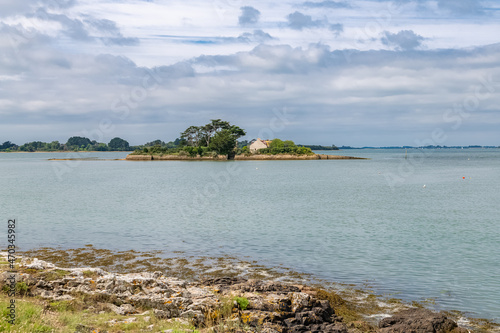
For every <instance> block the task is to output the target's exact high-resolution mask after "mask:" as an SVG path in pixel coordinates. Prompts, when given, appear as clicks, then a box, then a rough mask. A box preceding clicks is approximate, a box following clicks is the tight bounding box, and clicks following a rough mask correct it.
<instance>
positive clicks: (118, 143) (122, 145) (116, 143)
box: [108, 137, 130, 150]
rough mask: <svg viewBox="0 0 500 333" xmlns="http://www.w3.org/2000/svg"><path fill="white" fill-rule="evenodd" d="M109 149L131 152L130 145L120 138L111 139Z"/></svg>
mask: <svg viewBox="0 0 500 333" xmlns="http://www.w3.org/2000/svg"><path fill="white" fill-rule="evenodd" d="M108 147H109V148H111V149H113V150H130V145H129V143H128V142H127V141H126V140H123V139H121V138H118V137H116V138H113V139H111V141H109V143H108Z"/></svg>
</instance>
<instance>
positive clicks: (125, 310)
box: [106, 303, 137, 316]
mask: <svg viewBox="0 0 500 333" xmlns="http://www.w3.org/2000/svg"><path fill="white" fill-rule="evenodd" d="M106 306H107V307H108V308H109V309H110V310H111V311H113V312H114V313H116V314H118V315H122V316H124V315H128V314H135V313H137V310H136V309H135V308H134V307H133V306H132V305H130V304H122V305H120V306H116V305H114V304H111V303H107V304H106Z"/></svg>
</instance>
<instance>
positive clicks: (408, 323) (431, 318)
mask: <svg viewBox="0 0 500 333" xmlns="http://www.w3.org/2000/svg"><path fill="white" fill-rule="evenodd" d="M457 328H458V326H457V323H455V322H454V321H453V320H451V319H449V318H447V317H446V316H445V315H444V314H441V313H435V312H432V311H430V310H427V309H409V310H404V311H401V312H399V313H397V314H395V315H394V316H392V317H389V318H385V319H382V320H381V321H380V323H379V330H378V331H377V332H379V333H409V332H412V333H450V332H453V333H455V332H457V331H456V330H455V329H457ZM457 333H458V332H457Z"/></svg>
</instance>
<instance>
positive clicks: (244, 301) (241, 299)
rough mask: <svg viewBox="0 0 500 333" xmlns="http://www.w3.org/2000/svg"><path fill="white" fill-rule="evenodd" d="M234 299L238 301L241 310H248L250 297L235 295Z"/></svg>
mask: <svg viewBox="0 0 500 333" xmlns="http://www.w3.org/2000/svg"><path fill="white" fill-rule="evenodd" d="M234 300H235V301H236V303H238V307H239V308H240V309H241V310H246V309H247V307H248V304H249V303H250V302H248V299H247V298H246V297H235V299H234Z"/></svg>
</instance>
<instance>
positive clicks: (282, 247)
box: [0, 149, 500, 321]
mask: <svg viewBox="0 0 500 333" xmlns="http://www.w3.org/2000/svg"><path fill="white" fill-rule="evenodd" d="M332 154H343V155H351V156H360V157H369V158H371V159H370V160H345V161H344V160H340V161H336V160H321V161H233V162H208V161H204V162H182V161H168V162H162V161H159V162H130V161H92V160H89V161H48V160H47V159H48V158H53V157H55V158H64V157H67V155H68V154H61V153H31V154H30V153H25V154H0V175H1V176H0V185H1V188H2V192H1V193H0V197H1V199H0V202H1V208H2V218H3V219H4V220H7V219H8V218H12V217H14V218H16V219H17V223H18V229H17V232H18V242H17V245H18V246H20V247H21V248H22V249H31V248H36V247H39V246H51V247H57V246H60V247H62V248H75V247H80V246H83V245H85V244H93V245H94V246H95V247H102V248H109V249H117V250H127V249H136V250H163V251H165V252H166V253H167V254H168V253H172V252H173V251H184V252H185V254H186V255H210V256H219V255H225V254H228V255H234V256H239V257H242V258H244V257H247V258H251V259H253V260H258V261H259V262H260V263H265V264H268V265H280V264H282V265H284V266H287V267H290V268H294V269H295V270H298V271H302V272H307V273H312V274H313V275H314V276H316V277H318V278H322V279H326V280H329V281H338V282H345V283H355V284H360V285H361V284H368V285H370V286H372V287H373V288H374V290H375V291H376V292H378V293H383V294H387V295H389V294H390V295H393V296H394V297H398V298H403V299H405V300H417V301H421V300H424V299H428V298H432V299H435V300H436V307H437V308H439V309H456V310H462V311H466V312H467V313H468V314H470V315H472V316H478V317H486V318H489V319H493V320H496V321H500V283H499V282H498V277H499V276H500V265H499V264H498V262H499V259H500V219H499V217H498V216H499V208H498V207H499V199H498V194H497V193H498V189H499V188H500V169H499V162H500V150H499V149H484V150H483V149H464V150H414V149H411V150H408V159H405V158H404V157H405V151H404V150H346V151H341V152H332ZM70 155H73V156H74V157H98V158H102V159H107V158H122V157H124V156H125V155H126V153H80V154H70ZM424 185H425V187H424ZM4 229H5V230H0V233H1V234H2V236H1V237H2V238H3V239H5V233H6V227H5V228H4Z"/></svg>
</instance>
